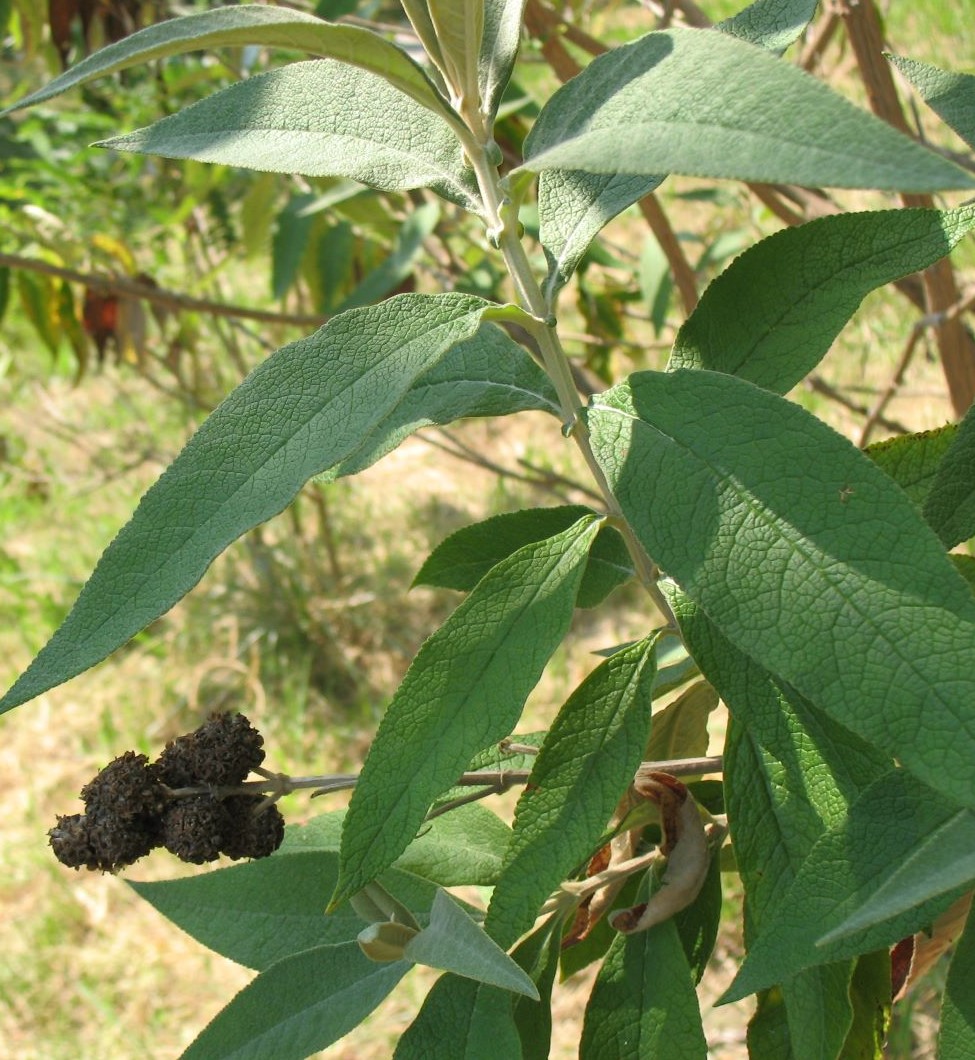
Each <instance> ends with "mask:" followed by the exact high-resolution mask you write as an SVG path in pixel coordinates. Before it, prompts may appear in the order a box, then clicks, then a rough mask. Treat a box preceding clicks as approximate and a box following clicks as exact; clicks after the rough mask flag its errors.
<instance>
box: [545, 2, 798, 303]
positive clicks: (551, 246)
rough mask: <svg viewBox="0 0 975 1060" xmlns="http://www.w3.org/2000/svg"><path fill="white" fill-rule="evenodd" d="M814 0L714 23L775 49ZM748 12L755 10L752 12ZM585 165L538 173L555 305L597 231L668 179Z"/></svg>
mask: <svg viewBox="0 0 975 1060" xmlns="http://www.w3.org/2000/svg"><path fill="white" fill-rule="evenodd" d="M783 3H784V5H785V6H784V7H782V4H783ZM810 6H815V4H814V2H811V0H759V2H758V3H755V4H753V5H752V7H750V8H747V9H746V10H745V11H743V12H742V13H741V14H740V15H737V16H736V17H735V18H733V19H729V20H728V21H727V22H724V23H719V24H718V25H717V26H716V27H715V28H716V29H717V30H719V31H723V32H726V33H731V34H733V35H735V36H741V37H745V38H746V39H748V40H750V41H751V42H752V43H754V44H764V45H766V46H767V47H769V48H771V49H772V50H775V49H777V48H778V47H779V45H781V44H782V41H783V40H784V39H785V37H786V36H787V35H788V33H789V32H790V29H789V27H791V26H793V25H794V24H795V22H796V21H797V19H798V18H799V11H800V10H801V9H803V8H808V7H810ZM780 8H781V10H779V9H780ZM753 9H754V11H753ZM748 12H753V15H752V16H751V17H749V16H748ZM763 23H767V24H768V30H769V32H770V33H771V36H770V37H769V38H768V40H766V39H765V38H764V36H763V33H762V25H763ZM530 139H531V136H529V140H530ZM585 168H586V167H580V169H576V170H573V169H565V170H562V169H546V170H545V171H544V172H543V173H541V174H540V175H539V178H538V216H539V238H540V240H541V243H542V247H543V249H544V251H545V258H546V260H547V262H548V275H547V276H546V278H545V283H544V285H543V293H544V295H545V302H546V305H547V306H548V307H549V309H552V308H554V305H555V298H556V296H557V295H558V292H559V291H560V290H561V289H562V288H563V287H564V286H565V285H566V284H567V283H568V282H569V279H570V278H571V276H572V274H573V273H574V272H575V270H576V268H577V267H578V265H579V262H580V261H581V260H582V258H583V257H584V256H585V254H586V251H587V250H588V248H589V245H590V244H591V243H592V241H593V239H594V238H595V237H596V234H597V233H598V232H599V231H600V230H601V229H602V228H603V227H604V226H605V225H606V223H607V222H608V221H611V220H612V219H613V218H614V217H616V216H617V214H619V213H622V211H623V210H625V209H626V208H627V207H629V206H632V205H633V204H634V203H635V202H639V201H640V199H642V198H643V197H644V196H646V195H649V194H650V193H651V192H652V191H654V190H655V189H656V188H658V187H659V186H660V184H661V183H663V181H664V179H665V176H664V175H662V174H657V175H654V174H650V175H649V176H643V175H640V176H632V175H630V174H616V173H611V174H605V173H590V172H582V170H584V169H585Z"/></svg>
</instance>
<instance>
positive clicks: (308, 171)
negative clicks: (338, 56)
mask: <svg viewBox="0 0 975 1060" xmlns="http://www.w3.org/2000/svg"><path fill="white" fill-rule="evenodd" d="M309 99H313V100H314V101H315V106H314V107H313V108H311V109H310V110H309V109H306V108H304V107H296V106H295V100H309ZM349 100H355V106H354V107H353V106H350V105H349ZM98 146H100V147H110V148H113V149H114V150H116V151H135V152H137V153H140V154H155V155H164V156H165V157H167V158H193V159H196V160H197V161H199V162H216V163H219V164H222V165H230V166H242V167H243V168H245V169H256V170H262V171H265V172H272V173H301V174H303V175H305V176H308V177H326V176H332V177H351V178H353V179H354V180H358V181H361V182H362V183H363V184H368V185H369V186H370V187H373V188H379V189H380V190H382V191H403V190H407V189H410V188H422V187H429V188H432V189H433V190H434V191H435V192H437V194H438V195H442V196H443V197H444V198H446V199H449V200H450V201H451V202H456V203H459V204H460V205H461V206H463V207H465V208H466V209H471V210H476V209H477V202H478V197H477V191H476V187H475V185H474V183H473V178H472V176H471V171H470V170H469V169H467V167H466V166H465V165H464V160H463V154H462V152H461V147H460V142H459V141H458V140H457V138H456V137H455V136H454V134H453V132H452V131H451V129H450V127H449V126H448V125H447V124H446V123H445V122H444V121H442V120H441V119H440V118H439V117H437V115H435V114H431V113H430V112H429V111H428V110H426V109H425V108H424V107H421V106H420V105H419V104H418V103H416V102H415V101H414V100H412V99H410V98H409V96H406V95H404V94H403V93H402V92H400V91H399V90H398V89H396V88H394V87H392V86H391V85H390V84H389V83H388V82H387V81H385V80H384V79H383V78H382V77H380V76H378V75H377V74H371V73H369V72H368V71H366V70H359V69H357V68H356V67H353V66H348V65H346V64H345V63H340V62H333V61H331V60H328V59H321V60H313V61H309V62H302V63H292V64H291V65H290V66H286V67H285V68H284V69H283V70H273V71H271V72H270V73H267V74H258V75H257V76H256V77H249V78H248V79H247V80H246V81H240V82H238V83H237V84H235V85H231V86H230V88H225V89H223V91H221V92H216V93H214V94H213V95H212V96H208V97H207V98H206V99H202V100H200V102H199V103H194V104H193V105H192V106H190V107H187V108H186V109H185V110H182V111H180V112H179V113H178V114H173V115H171V116H170V117H168V118H163V119H162V121H157V122H155V123H154V124H153V125H150V126H148V127H147V128H145V129H138V130H136V131H135V132H131V133H128V134H126V135H125V136H114V137H112V138H111V139H108V140H102V141H100V142H99V144H98Z"/></svg>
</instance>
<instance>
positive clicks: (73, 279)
mask: <svg viewBox="0 0 975 1060" xmlns="http://www.w3.org/2000/svg"><path fill="white" fill-rule="evenodd" d="M3 267H7V268H11V269H25V270H27V271H29V272H40V273H43V274H44V275H46V276H56V277H57V278H58V279H61V280H67V281H68V282H69V283H80V284H83V285H84V286H85V287H90V288H92V289H93V290H96V291H107V292H109V293H110V294H120V295H124V296H125V297H127V298H142V299H145V301H147V302H152V303H153V304H155V305H162V306H166V307H167V308H169V309H175V310H181V311H183V312H195V313H209V314H211V315H212V316H221V317H237V318H243V319H246V320H259V321H262V322H264V323H266V324H288V325H294V326H295V327H320V326H321V325H322V324H324V323H325V322H326V320H327V319H328V318H327V317H324V316H317V315H312V314H301V313H276V312H274V311H272V310H267V309H251V308H250V307H249V306H241V305H230V304H228V303H226V302H211V301H209V300H208V299H205V298H192V297H191V296H190V295H186V294H179V293H178V292H176V291H169V290H166V289H165V288H162V287H156V286H154V285H153V284H151V283H142V282H140V281H139V280H130V279H127V278H126V277H123V276H105V275H101V274H99V273H91V272H78V271H77V270H76V269H65V268H62V267H61V266H60V265H52V264H50V262H47V261H39V260H38V259H37V258H25V257H22V256H21V255H19V254H3V253H0V268H3Z"/></svg>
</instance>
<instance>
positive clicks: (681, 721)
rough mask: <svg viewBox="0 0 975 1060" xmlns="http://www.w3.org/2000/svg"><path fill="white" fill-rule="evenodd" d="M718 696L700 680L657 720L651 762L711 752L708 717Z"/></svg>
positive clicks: (649, 753) (650, 745)
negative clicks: (709, 749)
mask: <svg viewBox="0 0 975 1060" xmlns="http://www.w3.org/2000/svg"><path fill="white" fill-rule="evenodd" d="M717 705H718V694H717V693H716V692H715V691H714V689H713V688H712V687H711V685H709V684H708V683H707V682H706V681H696V682H695V683H694V684H693V685H691V686H690V687H689V688H687V689H686V690H685V691H684V692H682V693H681V694H680V695H679V696H678V697H677V699H675V700H674V702H673V703H671V704H669V705H668V706H666V707H665V708H664V709H663V710H662V711H660V713H659V714H657V715H656V716H655V717H654V719H653V732H652V733H651V734H650V742H649V743H648V744H647V750H646V757H647V758H648V759H649V760H650V761H660V760H661V759H668V758H694V757H701V756H703V755H706V754H707V753H708V741H709V738H708V716H709V715H710V714H711V711H713V710H714V708H715V707H716V706H717Z"/></svg>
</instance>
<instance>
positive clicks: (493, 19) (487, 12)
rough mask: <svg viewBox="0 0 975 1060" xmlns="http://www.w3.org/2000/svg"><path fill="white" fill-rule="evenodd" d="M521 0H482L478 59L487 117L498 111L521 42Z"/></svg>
mask: <svg viewBox="0 0 975 1060" xmlns="http://www.w3.org/2000/svg"><path fill="white" fill-rule="evenodd" d="M524 10H525V0H484V35H483V37H482V38H481V57H480V61H479V62H478V68H479V71H480V73H479V81H480V86H481V112H482V113H483V114H484V115H485V117H486V118H488V119H492V120H493V119H494V117H495V115H496V114H497V113H498V106H499V104H500V103H501V97H502V96H503V95H504V90H505V88H506V87H507V85H508V81H509V80H510V78H511V70H512V68H513V67H514V65H515V59H516V58H517V57H518V46H519V44H520V43H521V22H522V17H523V15H524Z"/></svg>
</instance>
